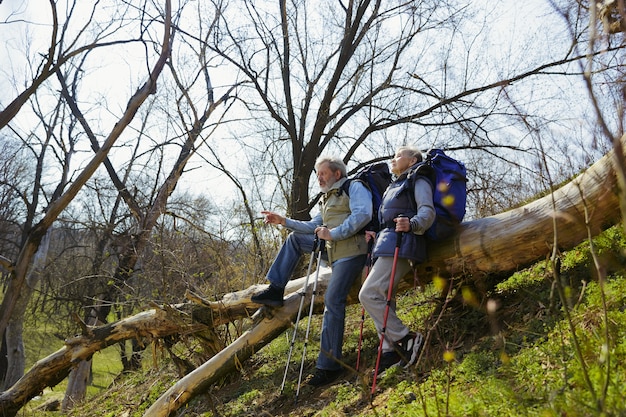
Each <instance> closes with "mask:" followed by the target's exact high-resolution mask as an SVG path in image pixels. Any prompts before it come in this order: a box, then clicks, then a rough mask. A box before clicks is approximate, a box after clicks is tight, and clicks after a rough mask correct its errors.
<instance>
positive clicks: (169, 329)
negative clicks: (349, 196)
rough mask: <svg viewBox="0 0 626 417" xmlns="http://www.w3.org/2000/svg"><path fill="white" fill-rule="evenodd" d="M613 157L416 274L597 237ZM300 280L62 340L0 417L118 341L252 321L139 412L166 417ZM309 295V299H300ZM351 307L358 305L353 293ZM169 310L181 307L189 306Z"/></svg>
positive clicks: (272, 318)
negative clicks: (279, 292)
mask: <svg viewBox="0 0 626 417" xmlns="http://www.w3.org/2000/svg"><path fill="white" fill-rule="evenodd" d="M611 157H612V155H611V154H609V155H607V156H605V157H604V158H602V159H601V160H600V161H598V162H597V163H596V164H594V165H593V166H592V167H590V168H589V169H588V170H586V171H585V172H584V173H582V174H581V175H579V176H578V177H577V178H575V179H574V180H573V181H571V182H570V183H568V184H567V185H565V186H564V187H562V188H560V189H559V190H556V191H555V192H554V193H552V194H549V195H547V196H546V197H543V198H541V199H539V200H536V201H534V202H532V203H530V204H528V205H525V206H523V207H520V208H517V209H514V210H510V211H508V212H505V213H501V214H498V215H495V216H491V217H487V218H484V219H479V220H474V221H470V222H466V223H464V224H462V225H461V227H460V229H459V231H458V233H457V234H456V235H455V236H454V237H452V238H450V239H449V240H447V241H442V242H437V243H436V244H433V245H431V247H430V252H429V260H428V261H427V262H425V263H423V264H421V265H419V266H418V272H419V274H420V276H421V277H430V276H432V275H434V274H438V275H441V276H444V277H449V276H458V275H465V276H471V277H472V278H473V279H476V280H480V279H481V278H482V277H484V276H486V275H489V274H495V273H497V274H499V275H504V274H509V273H511V272H513V271H515V270H517V269H519V268H522V267H525V266H527V265H529V264H531V263H533V262H536V261H537V260H541V259H545V258H546V257H547V256H549V254H550V253H551V252H552V247H553V244H554V242H556V244H557V245H558V246H559V248H560V249H562V250H565V249H569V248H572V247H574V246H575V245H577V244H579V243H580V242H582V241H584V240H585V239H586V238H587V233H588V229H589V230H591V234H592V235H596V234H597V233H599V232H600V231H602V230H604V229H605V228H607V227H609V226H611V225H614V224H617V223H619V222H620V220H621V218H620V201H619V198H618V192H617V191H618V190H617V186H616V176H615V172H614V170H613V168H612V164H611ZM329 278H330V270H329V269H327V268H323V269H321V270H320V275H319V280H318V284H317V285H318V289H319V291H320V293H323V292H324V290H325V289H326V287H327V284H328V279H329ZM412 280H413V276H412V275H411V276H406V277H404V279H403V282H402V287H401V288H407V287H410V286H412V283H413V281H412ZM304 281H305V278H304V277H303V278H299V279H296V280H292V281H290V282H289V284H288V286H287V288H286V299H285V306H284V307H282V308H279V309H266V308H262V309H258V305H256V304H254V303H252V302H251V301H250V296H251V295H252V294H253V293H254V292H255V291H257V290H258V289H259V288H261V286H258V285H257V286H252V287H249V288H247V289H245V290H243V291H239V292H234V293H230V294H227V295H225V296H224V297H223V298H222V299H221V300H219V301H207V300H205V299H203V298H202V297H200V296H197V295H194V294H191V293H190V294H188V298H189V299H191V300H192V301H193V302H194V303H196V306H195V307H194V308H193V309H192V312H193V314H192V315H193V317H196V319H195V320H192V321H191V322H190V321H188V320H187V321H185V320H181V319H180V317H178V318H177V315H178V313H180V311H179V310H172V311H171V312H168V310H167V309H163V310H161V309H155V310H150V311H147V312H144V313H140V314H138V315H135V316H133V317H130V318H127V319H124V320H121V321H119V322H116V323H112V324H110V325H106V326H101V327H96V328H90V329H86V330H87V331H86V334H84V335H82V336H79V337H76V338H72V339H70V340H68V341H67V342H66V346H65V347H64V348H62V349H60V350H59V351H57V352H56V353H54V354H52V355H50V356H48V357H47V358H45V359H42V360H40V361H39V362H37V363H36V364H35V365H34V366H33V368H32V369H31V370H29V372H28V373H27V374H26V375H24V377H23V378H21V379H20V380H19V381H18V382H17V383H16V384H15V385H13V386H12V387H11V388H10V389H8V390H7V391H5V392H3V393H2V394H0V412H1V413H2V415H3V416H14V415H16V413H17V411H18V410H19V409H20V408H21V407H22V406H23V405H24V404H25V403H26V402H27V401H28V400H30V399H31V398H32V397H34V396H35V395H37V394H39V393H40V392H41V391H42V390H43V389H44V388H45V387H48V386H54V385H56V384H57V383H59V382H60V381H61V380H63V378H65V376H67V374H68V373H69V371H70V369H71V367H72V366H73V365H74V364H75V363H77V361H80V360H84V359H87V358H89V357H91V355H93V353H95V352H96V351H98V350H100V349H103V348H105V347H107V346H110V345H112V344H114V343H117V342H119V341H121V340H125V339H131V338H139V337H151V338H160V337H165V336H169V335H172V334H180V333H183V332H185V333H192V332H194V331H199V330H201V329H206V326H208V327H215V326H218V325H220V324H224V323H228V322H231V321H233V320H238V319H242V318H247V317H250V316H252V319H253V324H252V326H251V327H250V328H249V329H248V330H247V331H246V332H245V333H243V334H242V335H241V336H240V337H239V338H238V339H237V340H235V341H234V342H233V343H232V344H231V345H229V346H227V347H226V348H224V349H223V350H222V351H220V352H219V353H218V354H217V355H215V356H214V357H212V358H211V359H210V360H209V361H207V362H205V363H204V364H203V365H202V366H200V367H199V368H197V369H196V370H194V371H193V372H191V373H190V374H188V375H187V376H185V377H184V378H182V379H180V380H179V381H178V382H177V383H176V384H175V385H174V386H172V387H171V388H170V389H169V390H168V391H167V392H166V393H165V394H163V395H162V396H161V397H160V398H159V399H158V400H157V401H156V402H155V403H154V404H153V405H152V406H151V407H150V408H149V409H148V410H147V411H146V413H145V416H149V417H155V416H167V415H170V414H171V413H173V412H174V411H176V410H177V409H179V408H180V407H181V406H183V405H184V404H186V403H188V402H189V401H190V400H191V399H192V398H194V396H196V395H198V394H200V393H203V392H206V389H207V388H208V387H209V386H211V385H212V384H213V383H215V382H216V381H218V380H219V379H221V378H222V377H223V376H224V375H226V374H228V373H230V372H233V371H235V370H236V369H237V368H238V367H239V366H240V365H241V363H242V362H244V361H245V360H246V359H248V358H249V357H250V356H251V355H253V354H254V353H255V352H257V351H258V350H259V349H261V348H262V347H263V346H264V345H266V344H267V343H269V342H271V341H272V340H273V339H274V338H275V337H276V336H278V335H280V334H281V333H283V332H284V331H285V329H287V328H288V327H289V326H290V324H291V323H292V322H293V320H294V319H295V316H296V314H297V309H298V307H299V303H300V293H301V292H302V291H301V289H302V286H303V285H304ZM310 285H312V284H310ZM310 292H311V291H306V294H310ZM309 297H310V295H307V298H306V300H308V298H309ZM322 302H323V297H322V296H317V297H316V305H317V304H318V303H319V305H321V304H322ZM350 302H352V303H353V302H356V298H355V297H354V294H353V296H352V298H351V300H350ZM305 304H308V301H307V303H305ZM175 307H176V308H179V309H185V308H188V307H189V305H183V306H175ZM172 312H177V313H176V314H172ZM199 322H202V323H205V324H201V323H200V324H199Z"/></svg>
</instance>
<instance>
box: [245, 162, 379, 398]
mask: <svg viewBox="0 0 626 417" xmlns="http://www.w3.org/2000/svg"><path fill="white" fill-rule="evenodd" d="M315 169H316V171H317V181H318V183H319V186H320V189H321V191H322V192H323V193H324V194H323V196H322V199H321V202H320V213H319V214H317V215H316V216H315V217H314V218H313V219H311V220H310V221H298V220H293V219H289V218H286V217H284V216H281V215H279V214H276V213H274V212H269V211H263V212H262V214H263V215H264V216H265V222H266V223H271V224H280V225H282V226H284V227H286V228H288V229H290V230H291V231H292V233H290V234H289V237H288V238H287V240H286V241H285V242H284V243H283V245H282V247H281V249H280V251H279V252H278V254H277V255H276V259H275V260H274V262H273V263H272V266H271V267H270V268H269V271H268V272H267V279H268V281H269V282H270V285H269V287H268V288H267V289H266V290H264V291H261V292H259V293H257V294H254V295H253V296H252V301H253V302H255V303H258V304H264V305H268V306H282V305H283V294H284V289H285V286H286V285H287V281H289V279H290V278H291V275H292V274H293V272H294V270H295V268H296V265H297V264H298V262H299V260H300V257H301V256H302V255H303V254H305V253H310V252H312V250H313V242H314V239H315V235H317V236H318V237H319V239H321V240H324V241H325V242H326V255H327V257H328V263H329V265H330V266H331V268H332V274H331V278H330V281H329V283H328V288H327V290H326V294H325V296H324V303H325V307H324V318H323V322H322V335H321V347H320V353H319V355H318V358H317V364H316V372H315V375H313V377H312V378H311V379H310V380H309V381H308V384H309V385H312V386H321V385H325V384H328V383H330V382H332V381H334V380H336V379H337V378H338V377H339V376H340V375H341V372H342V367H341V357H342V352H341V350H342V346H343V334H344V326H345V315H346V312H345V310H346V299H347V296H348V293H349V291H350V288H351V287H352V284H353V283H354V281H355V279H357V277H360V275H361V272H362V270H363V267H364V266H365V261H366V256H367V242H366V241H365V234H364V233H363V229H364V227H365V226H366V225H367V224H368V223H369V222H370V220H371V218H372V197H371V194H370V191H369V190H368V189H367V187H366V186H365V185H363V183H361V182H360V181H351V182H350V183H349V187H348V188H347V191H348V192H347V193H346V192H344V191H343V189H344V188H345V187H342V185H343V184H344V183H345V182H346V181H347V178H346V177H347V173H346V165H345V164H344V163H343V161H342V160H341V159H339V158H333V157H320V158H318V159H317V161H316V163H315Z"/></svg>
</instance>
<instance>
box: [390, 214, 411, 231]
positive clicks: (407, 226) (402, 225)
mask: <svg viewBox="0 0 626 417" xmlns="http://www.w3.org/2000/svg"><path fill="white" fill-rule="evenodd" d="M393 221H394V222H396V232H410V231H411V223H410V222H409V218H408V217H406V216H400V217H396V218H395V219H393Z"/></svg>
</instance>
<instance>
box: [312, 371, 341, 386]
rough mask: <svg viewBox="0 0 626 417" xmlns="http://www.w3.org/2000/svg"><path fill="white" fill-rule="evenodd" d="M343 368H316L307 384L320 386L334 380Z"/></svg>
mask: <svg viewBox="0 0 626 417" xmlns="http://www.w3.org/2000/svg"><path fill="white" fill-rule="evenodd" d="M342 372H343V369H336V370H329V369H319V368H318V369H316V370H315V374H314V375H313V378H311V379H310V380H309V382H307V384H308V385H311V386H312V387H321V386H322V385H326V384H330V383H331V382H333V381H335V380H336V379H337V378H339V376H340V375H341V373H342Z"/></svg>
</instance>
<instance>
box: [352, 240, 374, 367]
mask: <svg viewBox="0 0 626 417" xmlns="http://www.w3.org/2000/svg"><path fill="white" fill-rule="evenodd" d="M373 246H374V237H372V238H371V239H370V241H369V242H367V260H366V261H365V278H366V279H367V276H368V275H369V274H370V269H371V267H372V247H373ZM364 323H365V307H361V328H360V329H359V345H358V346H357V353H356V366H355V367H354V369H355V370H356V371H357V372H359V367H360V366H361V347H362V345H363V324H364Z"/></svg>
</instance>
